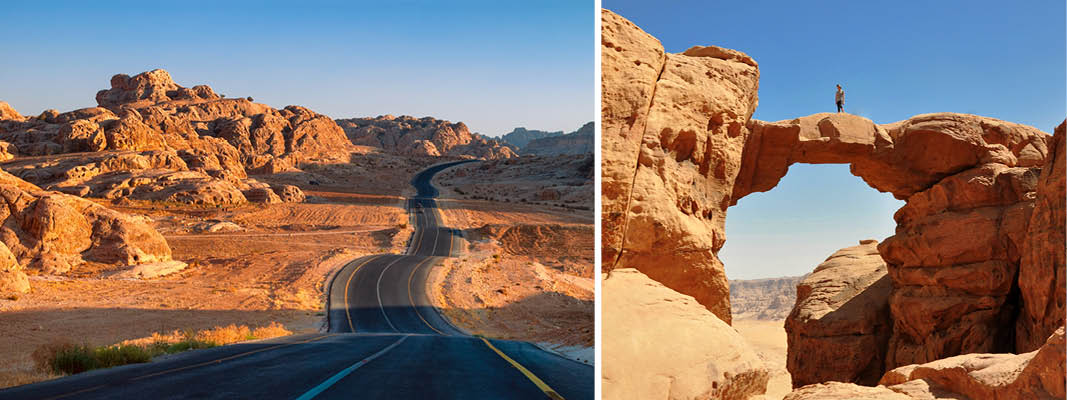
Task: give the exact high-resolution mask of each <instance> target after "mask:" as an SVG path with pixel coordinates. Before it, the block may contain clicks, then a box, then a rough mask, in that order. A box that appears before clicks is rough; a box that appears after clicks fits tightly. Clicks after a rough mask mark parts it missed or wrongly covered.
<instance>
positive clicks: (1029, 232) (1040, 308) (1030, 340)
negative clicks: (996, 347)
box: [1015, 121, 1067, 353]
mask: <svg viewBox="0 0 1067 400" xmlns="http://www.w3.org/2000/svg"><path fill="white" fill-rule="evenodd" d="M1065 130H1067V121H1064V123H1061V124H1060V126H1058V127H1056V130H1055V135H1054V136H1053V138H1052V143H1051V144H1050V145H1049V155H1048V162H1047V163H1046V164H1045V166H1044V168H1042V169H1041V177H1040V178H1038V181H1037V193H1036V194H1037V196H1036V199H1035V200H1034V211H1033V213H1032V214H1031V216H1030V223H1029V225H1028V226H1027V228H1026V236H1025V237H1024V238H1023V244H1022V249H1021V251H1022V259H1021V260H1020V264H1019V289H1020V292H1021V296H1022V299H1021V300H1022V309H1021V310H1020V312H1019V319H1018V322H1017V324H1016V328H1015V332H1016V334H1015V352H1017V353H1023V352H1028V351H1032V350H1034V349H1036V348H1037V347H1038V346H1040V345H1041V343H1043V342H1041V340H1042V338H1043V337H1046V336H1047V335H1049V334H1051V332H1052V331H1053V330H1055V329H1056V328H1057V327H1058V326H1063V324H1064V315H1065V314H1067V311H1065V308H1064V304H1065V303H1067V293H1065V291H1067V276H1065V275H1067V274H1065V268H1067V266H1065V265H1067V264H1065V260H1064V242H1065V241H1067V238H1065V235H1064V221H1065V220H1067V213H1065V210H1067V204H1065V201H1067V200H1065V197H1067V194H1065V189H1064V187H1065V181H1067V179H1065V177H1064V174H1065V169H1067V161H1064V154H1065V153H1067V150H1065V147H1064V145H1065V141H1067V136H1065Z"/></svg>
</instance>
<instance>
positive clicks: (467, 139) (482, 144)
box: [337, 115, 516, 159]
mask: <svg viewBox="0 0 1067 400" xmlns="http://www.w3.org/2000/svg"><path fill="white" fill-rule="evenodd" d="M337 124H338V125H340V126H341V128H342V129H344V132H345V134H346V135H348V139H349V140H351V142H352V143H354V144H357V145H362V146H371V147H378V148H381V149H383V150H385V151H388V152H391V153H397V154H402V155H408V156H449V157H467V158H484V159H500V158H510V157H515V155H516V154H515V151H513V150H512V149H511V148H510V147H508V146H507V145H506V144H505V143H503V142H501V141H499V140H496V139H489V138H486V137H485V136H481V135H473V134H471V132H470V130H469V129H467V125H465V124H463V123H462V122H457V123H451V122H448V121H443V120H439V119H434V118H431V117H423V118H415V117H411V116H407V115H403V116H399V117H394V116H392V115H385V116H380V117H376V118H350V119H339V120H337Z"/></svg>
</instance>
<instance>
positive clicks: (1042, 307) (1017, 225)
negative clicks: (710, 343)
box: [601, 11, 1064, 367]
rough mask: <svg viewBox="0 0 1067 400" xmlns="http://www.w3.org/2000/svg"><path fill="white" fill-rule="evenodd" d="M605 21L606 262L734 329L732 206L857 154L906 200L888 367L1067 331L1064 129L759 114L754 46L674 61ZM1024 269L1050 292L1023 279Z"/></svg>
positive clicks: (970, 119) (893, 272)
mask: <svg viewBox="0 0 1067 400" xmlns="http://www.w3.org/2000/svg"><path fill="white" fill-rule="evenodd" d="M603 22H604V23H603V38H602V59H601V63H602V73H603V80H602V159H603V163H602V167H601V174H602V183H601V184H602V211H601V212H602V245H603V252H602V254H601V259H602V265H603V268H604V270H605V272H607V273H609V274H610V271H611V270H612V269H614V268H635V269H637V270H639V271H641V272H643V273H644V274H646V275H647V276H648V277H649V278H651V279H653V280H656V281H658V282H660V283H662V284H664V285H665V286H667V287H668V288H671V289H673V290H675V291H677V292H680V293H683V294H687V295H691V296H693V297H694V298H695V299H696V300H697V301H698V302H700V303H701V304H702V305H704V306H705V307H707V308H708V309H709V310H710V311H712V312H713V313H714V314H716V315H717V316H718V317H719V318H720V319H722V320H724V321H726V322H728V323H729V322H730V304H729V296H728V285H727V282H726V277H725V273H724V272H723V271H724V267H723V265H722V263H721V261H719V259H718V257H717V254H718V251H719V250H720V249H721V248H722V246H723V245H724V244H725V242H726V237H725V234H724V225H725V218H726V213H727V209H728V208H729V206H731V205H733V204H736V202H737V200H738V199H740V198H742V197H744V196H746V195H748V194H751V193H753V192H758V191H766V190H770V189H771V188H773V187H774V186H775V185H776V184H777V182H778V181H779V180H780V179H781V178H782V177H783V176H784V175H785V173H786V172H787V170H788V167H789V165H791V164H793V163H796V162H802V163H847V164H850V166H851V167H850V168H851V171H852V173H853V174H854V175H857V176H858V177H860V178H862V179H863V180H864V181H865V182H866V183H867V184H868V185H869V186H871V187H873V188H875V189H877V190H879V191H883V192H889V193H892V194H893V195H894V196H895V197H896V198H898V199H902V200H905V202H906V205H905V206H904V207H902V208H901V209H900V210H899V211H897V212H896V214H895V215H894V218H895V219H896V221H897V223H898V227H897V231H896V234H895V235H894V236H892V237H890V238H887V239H886V240H884V241H883V242H882V243H881V244H879V245H878V250H879V253H880V254H881V255H882V257H883V258H884V259H885V261H886V262H887V264H888V266H889V274H890V278H891V279H892V282H893V289H892V294H891V295H890V298H889V300H888V301H889V304H890V308H891V311H892V312H891V314H892V319H893V321H892V326H893V328H892V329H893V332H892V337H891V339H890V341H889V344H888V348H887V349H871V351H885V352H886V357H885V360H886V365H887V367H894V366H898V365H904V364H911V363H920V362H926V361H932V360H936V359H940V358H944V357H947V356H953V355H957V354H963V353H971V352H995V351H1012V350H1014V351H1020V352H1022V351H1030V350H1033V349H1035V348H1036V346H1037V345H1040V341H1043V340H1044V338H1047V337H1048V334H1051V332H1052V330H1054V329H1056V327H1058V326H1061V325H1063V310H1064V308H1063V301H1062V300H1059V299H1062V298H1063V295H1062V292H1063V291H1064V290H1063V286H1064V285H1063V282H1064V280H1063V279H1064V278H1063V273H1062V270H1063V261H1062V260H1063V252H1064V248H1063V246H1061V245H1052V244H1055V243H1062V242H1063V237H1064V236H1063V223H1064V221H1063V218H1062V215H1063V208H1064V205H1063V198H1064V194H1063V184H1062V182H1063V177H1062V176H1063V171H1062V170H1063V162H1062V161H1055V162H1047V159H1051V160H1057V159H1062V157H1063V152H1064V151H1063V150H1053V151H1052V154H1051V156H1050V148H1056V146H1058V147H1059V148H1062V146H1063V143H1062V142H1063V140H1062V139H1053V137H1052V136H1050V135H1048V134H1046V133H1044V132H1041V131H1040V130H1037V129H1035V128H1032V127H1029V126H1025V125H1020V124H1014V123H1010V122H1006V121H1001V120H997V119H993V118H986V117H980V116H974V115H966V114H953V113H938V114H924V115H918V116H915V117H912V118H910V119H907V120H904V121H900V122H896V123H891V124H884V125H878V124H875V123H873V122H872V121H870V120H868V119H865V118H862V117H858V116H852V115H848V114H815V115H811V116H806V117H800V118H797V119H794V120H790V121H779V122H763V121H758V120H754V119H751V115H752V113H753V111H754V110H755V108H756V105H757V104H758V96H757V93H756V92H757V90H758V87H759V69H758V64H756V62H755V61H754V60H752V59H751V58H749V57H748V56H746V55H744V54H743V53H740V52H737V51H733V50H728V49H722V48H718V47H714V46H709V47H694V48H691V49H689V50H687V51H685V52H683V53H680V54H669V53H666V52H664V51H663V47H662V45H661V44H660V43H659V41H658V40H656V39H655V38H654V37H652V36H650V35H648V34H647V33H645V32H643V31H641V30H640V28H638V27H636V26H634V25H633V24H632V23H630V22H629V21H626V20H625V19H623V18H621V17H618V16H617V15H614V14H611V13H610V12H607V11H605V12H604V17H603ZM1057 137H1062V134H1059V136H1057ZM1046 164H1048V165H1049V166H1050V167H1046V168H1044V169H1042V167H1043V166H1045V165H1046ZM1057 168H1058V169H1057ZM1035 199H1036V200H1035ZM1042 199H1043V200H1042ZM1035 204H1036V206H1035ZM1035 207H1038V208H1037V209H1036V211H1035ZM1042 207H1043V208H1042ZM1057 216H1059V217H1057ZM1031 220H1040V221H1041V222H1040V223H1039V224H1038V225H1040V226H1039V227H1037V228H1034V226H1035V225H1034V224H1033V223H1031ZM1028 229H1039V230H1041V232H1042V233H1041V235H1042V236H1041V238H1040V239H1036V236H1034V235H1033V234H1031V233H1029V232H1028ZM1029 238H1035V239H1032V240H1031V239H1029ZM1057 238H1058V241H1057ZM857 239H859V238H857ZM1039 240H1040V241H1041V242H1039ZM1027 254H1029V255H1027ZM1024 255H1027V256H1025V258H1024ZM1057 257H1058V258H1057ZM1057 259H1058V260H1060V261H1059V262H1058V264H1057V263H1056V262H1055V260H1057ZM1027 260H1029V261H1027ZM1037 260H1053V261H1047V262H1046V261H1037ZM1026 262H1031V263H1037V264H1040V265H1041V267H1040V271H1044V273H1046V274H1047V273H1051V274H1052V276H1053V279H1052V280H1053V281H1055V284H1052V285H1048V284H1047V283H1048V282H1044V283H1046V284H1045V285H1041V284H1039V283H1038V282H1037V281H1036V279H1035V278H1033V276H1036V275H1038V273H1030V274H1027V273H1025V272H1020V271H1026V270H1027V269H1028V267H1027V265H1026V264H1025V263H1026ZM1020 265H1022V267H1020ZM1023 276H1030V277H1031V278H1029V280H1030V281H1029V282H1028V283H1024V282H1023V281H1024V279H1023V278H1022V277H1023ZM976 277H978V278H976ZM1039 286H1040V289H1041V293H1043V294H1042V295H1041V296H1038V297H1036V298H1032V299H1028V298H1027V296H1028V295H1029V294H1028V292H1027V290H1029V289H1026V288H1027V287H1039ZM1045 286H1050V287H1048V288H1046V287H1045ZM1024 289H1026V290H1024ZM1031 291H1033V290H1031ZM1031 308H1033V309H1032V310H1031ZM1020 310H1026V311H1025V314H1022V316H1020V315H1021V314H1020ZM1056 311H1058V313H1057V312H1056ZM1017 324H1018V325H1017ZM1050 327H1051V329H1049V328H1050ZM1045 331H1047V332H1045ZM1017 332H1019V333H1018V334H1017ZM606 334H612V333H610V332H608V333H606ZM1041 335H1044V336H1043V337H1042V336H1041ZM1023 336H1026V338H1023ZM1035 338H1036V339H1035Z"/></svg>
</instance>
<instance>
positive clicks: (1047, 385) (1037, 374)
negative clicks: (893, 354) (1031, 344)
mask: <svg viewBox="0 0 1067 400" xmlns="http://www.w3.org/2000/svg"><path fill="white" fill-rule="evenodd" d="M1065 351H1067V349H1065V347H1064V328H1063V327H1060V328H1059V329H1057V330H1056V331H1055V332H1054V333H1053V334H1052V335H1051V336H1049V337H1048V338H1047V339H1046V341H1045V343H1044V344H1043V345H1042V346H1041V348H1040V349H1038V350H1035V351H1032V352H1029V353H1024V354H1018V355H1016V354H965V355H959V356H954V357H949V358H945V359H941V360H937V361H933V362H929V363H925V364H917V365H916V364H913V365H908V366H903V367H900V368H896V369H894V370H892V371H889V372H886V374H885V376H883V377H882V379H881V381H880V382H879V384H880V385H885V386H888V388H889V389H891V390H894V391H898V392H902V393H904V392H909V393H908V394H911V395H916V394H920V395H923V394H924V393H922V390H916V389H922V388H928V389H927V390H930V391H937V392H941V393H942V394H944V393H952V394H958V395H962V396H966V397H969V398H972V399H1006V400H1009V399H1062V398H1064V396H1065V393H1064V390H1065V389H1064V386H1065V376H1067V375H1065V374H1067V371H1065V370H1064V361H1065V360H1064V353H1065ZM923 397H927V396H923ZM927 398H932V397H927Z"/></svg>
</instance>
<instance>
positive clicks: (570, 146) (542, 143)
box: [519, 122, 594, 156]
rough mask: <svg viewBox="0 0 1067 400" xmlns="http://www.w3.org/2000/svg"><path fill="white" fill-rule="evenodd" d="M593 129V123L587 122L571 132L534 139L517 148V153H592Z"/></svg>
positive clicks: (544, 154) (545, 154) (542, 154)
mask: <svg viewBox="0 0 1067 400" xmlns="http://www.w3.org/2000/svg"><path fill="white" fill-rule="evenodd" d="M593 131H594V125H593V123H592V122H589V123H587V124H585V125H582V127H581V128H578V130H576V131H574V132H571V133H567V134H563V135H559V136H549V137H543V138H540V139H534V140H531V141H530V142H529V143H527V144H526V145H525V146H522V147H521V148H519V154H520V155H527V154H534V155H541V156H552V155H561V154H586V153H589V154H592V153H593Z"/></svg>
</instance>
